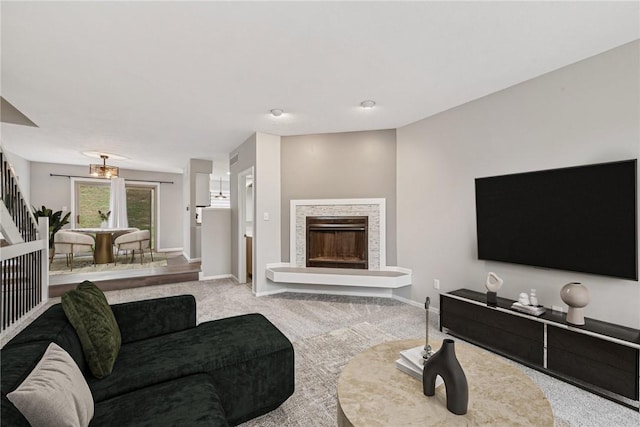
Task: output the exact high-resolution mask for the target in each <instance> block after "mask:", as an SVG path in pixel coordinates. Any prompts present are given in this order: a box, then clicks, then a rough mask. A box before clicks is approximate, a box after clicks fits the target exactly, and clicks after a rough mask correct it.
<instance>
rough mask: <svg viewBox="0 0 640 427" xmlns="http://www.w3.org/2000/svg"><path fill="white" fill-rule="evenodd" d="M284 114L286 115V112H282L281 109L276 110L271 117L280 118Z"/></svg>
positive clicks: (272, 111)
mask: <svg viewBox="0 0 640 427" xmlns="http://www.w3.org/2000/svg"><path fill="white" fill-rule="evenodd" d="M282 113H284V111H282V110H281V109H279V108H274V109H273V110H271V115H272V116H273V117H280V116H281V115H282Z"/></svg>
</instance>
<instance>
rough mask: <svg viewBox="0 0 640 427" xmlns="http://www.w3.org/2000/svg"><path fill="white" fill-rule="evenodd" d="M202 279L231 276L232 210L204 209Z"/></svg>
mask: <svg viewBox="0 0 640 427" xmlns="http://www.w3.org/2000/svg"><path fill="white" fill-rule="evenodd" d="M201 229H202V261H201V265H202V279H208V278H213V277H220V276H223V277H226V276H229V275H230V274H231V248H230V246H231V209H219V208H204V209H202V227H201Z"/></svg>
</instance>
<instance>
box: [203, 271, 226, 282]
mask: <svg viewBox="0 0 640 427" xmlns="http://www.w3.org/2000/svg"><path fill="white" fill-rule="evenodd" d="M229 278H234V277H233V274H218V275H216V276H204V275H203V274H202V272H200V273H199V276H198V280H200V281H202V280H217V279H229Z"/></svg>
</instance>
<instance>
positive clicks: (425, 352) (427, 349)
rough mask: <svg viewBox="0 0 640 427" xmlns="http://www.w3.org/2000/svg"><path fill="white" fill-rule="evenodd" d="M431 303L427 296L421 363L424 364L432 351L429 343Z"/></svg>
mask: <svg viewBox="0 0 640 427" xmlns="http://www.w3.org/2000/svg"><path fill="white" fill-rule="evenodd" d="M430 304H431V299H430V298H429V297H427V299H426V300H425V302H424V308H425V310H426V313H427V322H426V325H427V326H426V329H425V331H426V334H425V336H426V339H425V344H424V350H423V351H422V364H423V365H424V364H425V363H427V360H428V359H429V358H430V357H431V356H432V355H433V351H432V349H431V345H430V344H429V305H430Z"/></svg>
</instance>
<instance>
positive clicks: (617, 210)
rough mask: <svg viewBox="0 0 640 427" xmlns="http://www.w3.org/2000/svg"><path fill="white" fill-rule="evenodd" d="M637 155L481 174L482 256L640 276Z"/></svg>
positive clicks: (478, 203)
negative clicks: (548, 168)
mask: <svg viewBox="0 0 640 427" xmlns="http://www.w3.org/2000/svg"><path fill="white" fill-rule="evenodd" d="M636 174H637V160H635V159H634V160H625V161H619V162H611V163H600V164H594V165H587V166H577V167H569V168H563V169H551V170H543V171H538V172H527V173H518V174H513V175H503V176H493V177H487V178H477V179H476V180H475V186H476V221H477V232H478V258H479V259H482V260H492V261H503V262H509V263H516V264H525V265H531V266H538V267H547V268H554V269H560V270H569V271H577V272H583V273H591V274H599V275H604V276H611V277H619V278H623V279H631V280H636V281H637V280H638V232H637V224H638V220H637V206H638V205H637V178H636V176H637V175H636Z"/></svg>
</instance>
